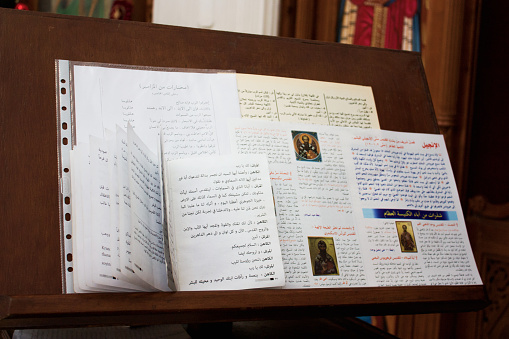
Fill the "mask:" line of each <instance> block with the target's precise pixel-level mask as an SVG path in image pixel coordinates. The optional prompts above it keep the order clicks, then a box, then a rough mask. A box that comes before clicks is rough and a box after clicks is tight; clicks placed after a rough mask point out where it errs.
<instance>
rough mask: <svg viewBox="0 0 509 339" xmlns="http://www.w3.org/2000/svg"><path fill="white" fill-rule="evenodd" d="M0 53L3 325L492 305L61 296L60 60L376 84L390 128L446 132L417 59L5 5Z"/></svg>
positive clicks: (453, 297) (310, 293)
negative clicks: (438, 120)
mask: <svg viewBox="0 0 509 339" xmlns="http://www.w3.org/2000/svg"><path fill="white" fill-rule="evenodd" d="M0 51H2V52H1V54H0V78H1V79H2V81H1V82H0V133H1V134H0V135H1V139H0V140H1V143H0V150H1V153H0V159H1V161H2V163H1V165H2V171H0V183H1V185H2V186H1V187H2V194H1V195H0V199H1V201H0V206H1V210H0V212H1V215H2V219H1V221H0V230H1V232H2V233H1V234H2V236H1V237H0V268H1V270H2V274H3V276H4V277H6V278H3V279H0V294H3V295H6V296H8V297H4V298H2V299H1V300H0V315H1V316H2V317H6V319H3V320H2V321H1V323H0V326H5V327H11V328H13V327H20V326H22V327H23V326H24V327H30V326H52V325H67V326H70V325H80V324H119V323H122V324H141V323H154V322H193V321H203V320H204V319H207V321H213V320H217V321H219V320H222V321H227V320H231V319H256V318H264V317H265V318H266V317H272V316H274V317H276V316H281V314H288V315H292V316H299V315H300V316H304V315H307V316H309V315H310V314H312V315H313V316H317V315H319V314H325V313H326V312H335V313H336V314H352V315H353V314H369V315H371V314H383V313H406V312H407V311H408V312H437V311H438V310H445V311H452V310H458V309H465V308H466V309H476V308H480V307H482V305H484V293H483V289H482V286H475V287H461V288H452V287H432V288H430V287H426V288H422V287H405V288H401V287H394V288H361V289H334V290H292V291H286V290H284V291H281V290H279V291H278V290H275V291H274V290H269V291H268V290H257V291H238V292H229V293H225V292H204V293H195V294H190V293H180V292H179V293H155V294H133V295H126V294H99V295H98V294H93V295H61V293H62V282H61V272H60V260H61V257H60V243H59V238H60V225H59V208H58V194H59V192H58V178H57V173H58V165H57V163H58V156H57V144H58V140H57V134H56V107H55V97H56V95H55V70H54V67H55V66H54V62H55V59H57V58H59V59H69V60H81V61H93V62H106V63H108V62H110V63H119V64H132V65H146V66H161V67H190V68H214V69H234V70H236V71H238V72H243V73H254V74H265V75H277V76H287V77H296V78H304V79H313V80H323V81H333V82H342V83H351V84H359V85H368V86H371V87H372V88H373V93H374V97H375V102H376V105H377V110H378V113H379V117H380V125H381V127H382V128H384V129H389V130H396V131H414V132H425V133H437V132H438V127H437V123H436V119H435V116H434V111H433V107H432V104H431V99H430V96H429V90H428V87H427V83H426V80H425V76H424V71H423V66H422V63H421V59H420V56H419V54H417V53H410V52H397V51H389V50H382V49H373V48H367V47H359V46H345V45H340V44H337V43H327V42H315V41H307V40H298V39H285V38H277V37H266V36H256V35H247V34H235V33H228V32H217V31H207V30H197V29H189V28H182V27H170V26H161V25H152V24H147V23H139V22H118V21H110V20H103V19H90V18H80V17H70V16H57V15H51V14H41V13H33V12H21V11H13V10H6V9H1V10H0ZM282 310H284V312H281V311H282ZM322 312H323V313H322ZM100 314H101V315H100ZM102 314H104V316H103V315H102ZM170 318H171V319H170ZM62 319H65V321H66V323H65V324H63V323H62V321H63V320H62Z"/></svg>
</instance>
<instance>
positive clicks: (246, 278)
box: [165, 155, 285, 291]
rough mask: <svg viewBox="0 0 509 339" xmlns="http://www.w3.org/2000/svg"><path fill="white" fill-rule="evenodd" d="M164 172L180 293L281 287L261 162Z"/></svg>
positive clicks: (185, 164)
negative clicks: (173, 234) (169, 200)
mask: <svg viewBox="0 0 509 339" xmlns="http://www.w3.org/2000/svg"><path fill="white" fill-rule="evenodd" d="M167 166H168V171H165V173H166V179H167V181H168V183H169V185H168V187H169V192H168V196H169V197H171V202H170V208H172V211H173V213H172V215H171V220H169V221H168V222H169V223H171V224H172V227H173V229H174V233H175V242H176V247H177V248H176V256H177V262H178V270H179V274H178V280H179V289H180V290H182V291H197V290H232V289H248V288H262V287H280V286H283V285H284V280H285V279H284V272H283V264H282V261H281V252H280V247H279V242H278V234H277V225H276V218H275V214H274V205H273V199H272V193H271V186H270V180H269V175H268V164H267V160H266V158H265V157H264V156H260V155H250V156H237V157H231V156H221V157H206V158H191V159H181V160H174V161H170V162H168V163H167Z"/></svg>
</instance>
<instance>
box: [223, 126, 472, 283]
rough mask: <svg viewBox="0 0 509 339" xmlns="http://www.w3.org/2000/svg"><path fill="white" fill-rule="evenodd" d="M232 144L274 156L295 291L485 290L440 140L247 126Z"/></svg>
mask: <svg viewBox="0 0 509 339" xmlns="http://www.w3.org/2000/svg"><path fill="white" fill-rule="evenodd" d="M231 137H232V142H233V144H232V149H233V150H234V151H235V152H238V153H240V154H253V153H260V152H261V153H265V154H267V155H268V159H269V168H270V176H271V180H272V187H273V189H274V198H275V205H276V212H277V221H278V230H279V239H280V243H281V252H282V255H283V263H284V268H285V274H286V286H285V287H286V288H306V287H341V286H359V287H360V286H397V285H407V286H408V285H434V284H440V285H453V284H463V285H471V284H480V283H481V280H480V278H479V274H478V272H477V269H476V265H475V262H474V259H473V255H472V251H471V248H470V244H469V241H468V236H467V233H466V226H465V222H464V219H463V215H462V211H461V206H460V204H459V198H458V194H457V191H456V186H455V184H454V177H453V174H452V170H451V166H450V163H449V161H448V156H447V151H446V149H445V143H444V142H443V138H442V137H441V136H440V135H427V134H414V133H398V132H389V131H382V130H368V129H356V128H341V127H333V126H322V125H300V124H289V123H271V122H262V121H246V120H244V119H242V120H240V121H239V120H235V121H232V129H231ZM437 253H439V255H437Z"/></svg>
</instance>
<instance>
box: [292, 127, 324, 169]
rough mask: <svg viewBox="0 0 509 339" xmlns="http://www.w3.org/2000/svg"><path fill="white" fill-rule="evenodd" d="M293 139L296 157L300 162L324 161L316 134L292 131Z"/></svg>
mask: <svg viewBox="0 0 509 339" xmlns="http://www.w3.org/2000/svg"><path fill="white" fill-rule="evenodd" d="M292 138H293V147H294V150H295V156H296V157H297V160H298V161H315V162H321V161H322V155H321V153H320V144H319V142H318V136H317V134H316V132H301V131H292Z"/></svg>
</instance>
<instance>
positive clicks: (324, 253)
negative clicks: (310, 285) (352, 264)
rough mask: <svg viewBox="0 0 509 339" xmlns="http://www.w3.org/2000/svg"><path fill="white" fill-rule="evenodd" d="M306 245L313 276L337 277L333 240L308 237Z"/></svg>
mask: <svg viewBox="0 0 509 339" xmlns="http://www.w3.org/2000/svg"><path fill="white" fill-rule="evenodd" d="M308 245H309V254H310V256H311V264H312V266H313V275H314V276H319V275H339V272H338V269H337V267H338V265H337V259H336V249H335V248H334V239H333V238H330V237H308Z"/></svg>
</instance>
